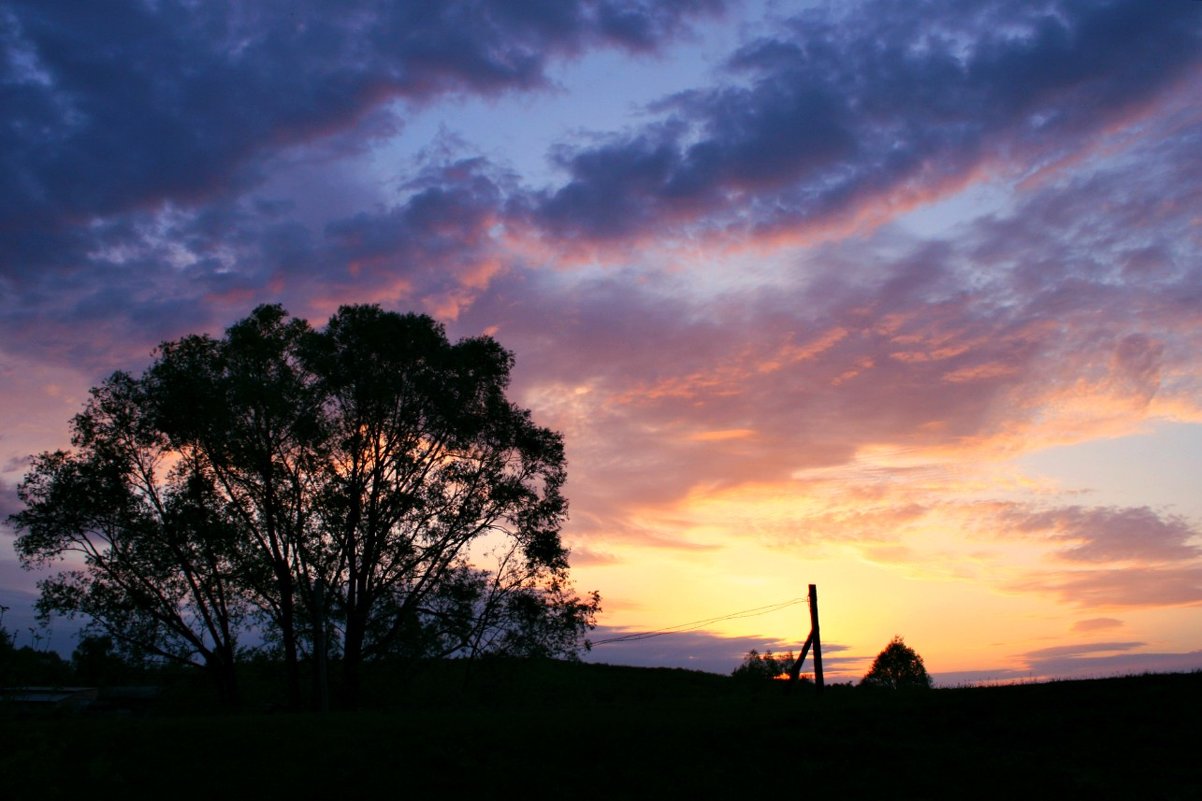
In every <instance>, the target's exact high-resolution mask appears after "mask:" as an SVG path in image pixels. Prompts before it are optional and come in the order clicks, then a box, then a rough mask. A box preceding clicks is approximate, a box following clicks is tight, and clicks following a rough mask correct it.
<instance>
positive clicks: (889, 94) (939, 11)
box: [534, 0, 1202, 240]
mask: <svg viewBox="0 0 1202 801" xmlns="http://www.w3.org/2000/svg"><path fill="white" fill-rule="evenodd" d="M1195 12H1196V10H1195V9H1190V8H1184V7H1181V6H1172V5H1161V6H1157V7H1155V8H1154V9H1150V8H1149V7H1148V6H1147V4H1145V3H1139V2H1135V1H1133V0H1132V1H1129V2H1110V3H1102V4H1098V3H1083V2H1061V3H1051V2H1047V3H1039V4H1035V5H1026V6H1021V7H1017V6H1015V5H1014V4H1003V3H985V4H974V5H973V6H972V7H971V8H968V7H965V6H963V4H959V3H955V2H932V3H927V4H925V5H924V8H923V13H922V14H914V13H912V12H911V10H909V9H904V8H902V7H900V6H897V5H895V4H891V3H888V2H866V3H861V4H858V5H857V6H855V8H854V11H853V12H851V13H848V14H846V15H845V16H839V15H836V14H832V13H831V12H830V11H829V9H826V8H825V7H823V8H819V9H814V10H811V11H809V12H806V13H804V14H802V15H800V16H799V17H797V18H796V19H793V20H791V21H789V22H788V23H787V24H786V25H785V27H784V29H783V30H782V31H781V33H780V34H779V35H777V36H773V37H769V38H764V39H760V40H757V41H755V42H752V43H750V44H748V45H746V46H744V47H743V48H742V49H741V50H740V51H739V52H738V53H736V54H735V56H734V57H733V58H732V59H731V60H730V62H729V65H728V66H729V70H730V73H731V78H732V81H731V82H730V83H729V84H727V85H723V86H719V87H717V88H712V89H700V90H695V91H690V92H684V93H681V94H679V95H677V96H675V97H672V98H669V99H667V100H664V101H663V102H661V103H660V104H658V105H657V107H656V109H655V110H656V111H658V112H659V113H660V114H661V117H660V119H659V120H657V121H655V122H653V123H651V124H649V125H647V126H646V127H644V128H642V129H639V130H635V131H632V132H628V133H623V134H618V135H614V136H611V137H609V138H606V139H603V140H602V141H601V142H599V143H589V144H585V145H581V146H579V147H563V148H561V149H560V150H559V151H558V153H557V155H556V160H557V162H558V164H559V166H560V167H561V168H562V169H564V170H565V171H566V172H567V173H568V175H569V180H568V182H567V183H565V184H564V185H563V186H561V187H559V188H557V189H554V190H551V191H548V192H546V193H545V194H544V195H543V196H542V197H541V199H540V201H539V202H538V203H537V204H536V206H535V208H534V214H535V217H536V218H537V219H538V220H539V222H540V223H541V224H542V225H544V226H546V228H547V229H548V230H549V231H550V232H551V233H552V234H553V235H554V236H555V237H558V238H576V239H595V240H610V239H614V238H628V237H632V236H638V235H640V234H652V233H654V234H655V235H657V236H662V235H664V233H665V231H673V230H679V231H689V230H693V229H698V230H700V231H708V232H713V233H714V234H715V235H716V236H719V237H723V238H728V237H730V236H731V235H732V233H736V232H743V233H744V234H746V233H748V232H760V233H767V232H775V233H778V234H783V233H786V232H788V235H789V236H796V235H797V234H798V233H800V232H801V231H804V230H805V228H806V227H815V226H822V225H825V224H827V223H828V222H830V221H832V220H835V219H836V218H838V219H840V220H843V221H847V220H852V221H855V220H865V221H868V222H873V221H875V222H881V221H884V220H888V219H890V218H892V217H893V216H894V215H896V214H898V213H899V212H902V211H905V210H908V209H910V208H912V207H913V206H914V204H915V203H917V202H919V201H925V200H928V199H930V198H931V197H933V196H939V195H942V194H945V193H946V192H948V191H950V190H954V189H957V188H960V187H962V186H963V185H965V183H966V182H968V181H971V180H973V179H974V178H975V177H976V175H975V174H976V173H977V172H978V171H981V170H984V171H986V172H991V171H1001V172H1003V173H1017V174H1018V175H1022V174H1024V173H1028V172H1030V171H1032V169H1033V168H1034V169H1038V168H1040V167H1043V166H1046V165H1052V164H1057V163H1061V162H1063V161H1065V160H1066V159H1069V158H1070V157H1071V156H1073V155H1074V154H1076V153H1077V152H1078V149H1079V142H1080V141H1081V139H1082V138H1083V137H1088V136H1090V135H1091V134H1093V133H1095V132H1099V131H1101V130H1103V129H1104V128H1105V126H1107V125H1112V124H1115V123H1118V122H1120V121H1122V120H1124V119H1125V118H1127V117H1129V116H1130V115H1132V114H1136V113H1138V111H1139V109H1140V108H1141V107H1143V106H1144V105H1145V104H1146V103H1148V102H1149V99H1150V98H1154V97H1156V96H1158V95H1159V94H1160V93H1162V92H1164V91H1167V90H1169V89H1170V88H1172V87H1173V86H1174V85H1175V83H1176V82H1177V81H1178V80H1179V79H1181V78H1182V76H1184V75H1186V74H1188V73H1189V72H1190V71H1191V70H1196V69H1197V68H1198V67H1199V65H1200V64H1202V59H1200V58H1199V56H1198V53H1199V52H1202V49H1200V48H1199V39H1200V37H1202V24H1200V23H1202V16H1199V15H1198V14H1197V13H1195ZM843 225H844V226H845V223H843ZM799 227H800V231H799Z"/></svg>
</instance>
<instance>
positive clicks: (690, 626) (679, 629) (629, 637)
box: [593, 597, 809, 645]
mask: <svg viewBox="0 0 1202 801" xmlns="http://www.w3.org/2000/svg"><path fill="white" fill-rule="evenodd" d="M808 601H809V598H806V597H802V598H791V599H789V600H788V601H780V602H779V603H775V604H769V605H767V606H757V607H755V608H754V609H744V610H742V611H739V612H731V613H730V614H728V615H719V616H718V617H711V618H708V619H706V620H695V621H693V622H692V623H681V624H679V625H677V626H668V627H667V628H663V629H655V630H654V631H640V632H634V633H631V634H622V635H619V636H617V637H607V638H605V639H604V640H596V641H594V642H593V645H611V644H613V643H619V642H633V641H634V640H647V639H650V638H652V637H662V636H664V635H665V634H681V633H683V632H686V631H695V630H697V629H699V628H702V627H703V626H708V625H710V624H711V623H720V622H722V621H724V620H738V619H740V618H745V617H757V616H759V615H766V614H769V613H771V612H779V611H780V610H782V609H788V608H789V607H791V606H797V605H799V604H804V603H807V602H808Z"/></svg>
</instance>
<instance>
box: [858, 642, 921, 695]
mask: <svg viewBox="0 0 1202 801" xmlns="http://www.w3.org/2000/svg"><path fill="white" fill-rule="evenodd" d="M860 686H861V687H884V688H886V689H889V690H898V689H904V688H918V689H922V690H927V689H930V687H931V677H930V676H929V675H927V669H926V666H925V665H923V664H922V657H921V656H919V655H918V653H917V652H916V651H915V650H914V649H913V648H911V647H910V646H908V645H906V643H905V641H903V640H902V638H901V637H897V636H895V637H894V638H893V639H892V640H890V641H889V644H888V645H886V646H885V650H883V651H881V652H880V653H879V654H877V657H876V659H875V660H874V661H873V663H872V667H871V668H870V669H869V670H868V672H867V673H866V674H864V678H863V679H861V680H860Z"/></svg>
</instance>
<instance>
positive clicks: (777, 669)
mask: <svg viewBox="0 0 1202 801" xmlns="http://www.w3.org/2000/svg"><path fill="white" fill-rule="evenodd" d="M793 662H794V657H793V652H792V651H790V652H789V653H788V654H787V655H786V654H781V655H780V656H776V655H774V654H773V653H772V651H768V652H767V653H765V654H763V655H762V656H761V655H760V654H759V652H757V651H756V650H755V649H754V648H752V649H751V650H750V651H748V652H747V655H746V656H745V657H743V663H742V664H741V665H739V666H738V667H737V668H735V669H734V670H733V671H731V674H730V675H731V676H733V677H734V678H736V679H739V680H741V681H747V682H756V681H767V680H769V679H775V678H777V677H778V676H783V675H785V674H786V673H788V672H789V668H790V667H792V666H793Z"/></svg>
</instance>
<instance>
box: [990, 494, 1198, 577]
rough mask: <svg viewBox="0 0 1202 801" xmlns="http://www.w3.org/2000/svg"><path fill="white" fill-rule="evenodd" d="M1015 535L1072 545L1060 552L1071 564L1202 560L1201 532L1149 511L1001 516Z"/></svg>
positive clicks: (1066, 509)
mask: <svg viewBox="0 0 1202 801" xmlns="http://www.w3.org/2000/svg"><path fill="white" fill-rule="evenodd" d="M1002 519H1003V522H1004V523H1005V524H1007V525H1008V526H1010V527H1011V528H1012V529H1013V530H1016V531H1019V532H1024V533H1032V532H1040V533H1045V534H1047V536H1049V537H1050V538H1051V539H1052V540H1053V541H1055V542H1066V543H1072V545H1071V546H1070V547H1068V548H1065V549H1063V550H1061V551H1059V553H1058V555H1059V556H1060V557H1061V558H1062V559H1066V560H1068V561H1073V562H1116V561H1128V560H1129V561H1137V562H1141V563H1145V564H1147V563H1163V562H1181V561H1189V560H1191V559H1196V558H1198V557H1200V556H1202V547H1199V546H1198V545H1196V544H1193V541H1194V540H1196V539H1198V538H1199V532H1198V531H1197V530H1195V529H1194V528H1193V526H1191V525H1190V523H1189V522H1188V521H1187V520H1185V519H1184V518H1181V517H1177V516H1173V515H1160V514H1157V513H1156V512H1154V511H1153V510H1151V509H1149V508H1148V507H1146V506H1142V507H1135V508H1125V509H1119V508H1104V507H1094V508H1083V507H1080V506H1069V507H1062V508H1057V509H1049V510H1043V511H1023V510H1014V511H1012V512H1010V513H1007V514H1003V515H1002Z"/></svg>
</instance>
